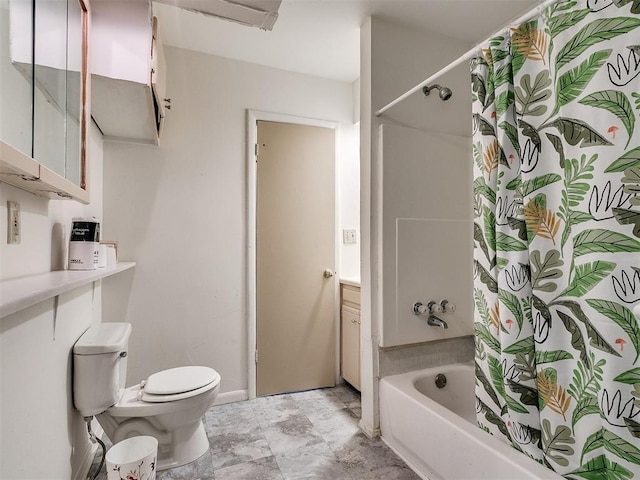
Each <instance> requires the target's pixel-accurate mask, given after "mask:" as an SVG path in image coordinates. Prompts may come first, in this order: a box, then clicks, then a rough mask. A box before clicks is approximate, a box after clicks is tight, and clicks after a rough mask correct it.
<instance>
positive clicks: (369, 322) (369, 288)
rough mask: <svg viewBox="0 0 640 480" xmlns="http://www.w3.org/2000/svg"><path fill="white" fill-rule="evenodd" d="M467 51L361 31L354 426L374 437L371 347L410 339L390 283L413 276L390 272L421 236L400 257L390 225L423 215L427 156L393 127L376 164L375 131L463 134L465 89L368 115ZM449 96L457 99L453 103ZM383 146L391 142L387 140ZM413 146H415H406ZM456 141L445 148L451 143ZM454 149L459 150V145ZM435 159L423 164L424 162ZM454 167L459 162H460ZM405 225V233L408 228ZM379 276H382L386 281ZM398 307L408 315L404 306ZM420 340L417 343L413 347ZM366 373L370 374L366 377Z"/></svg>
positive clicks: (406, 34) (387, 29)
mask: <svg viewBox="0 0 640 480" xmlns="http://www.w3.org/2000/svg"><path fill="white" fill-rule="evenodd" d="M467 49H468V46H467V45H464V44H461V43H459V42H456V41H452V40H450V39H446V38H442V37H432V36H428V35H425V34H424V33H422V32H418V31H415V30H412V29H410V28H407V27H406V26H403V25H398V24H395V23H393V22H390V21H387V20H382V19H379V18H375V17H374V18H371V19H370V20H368V21H367V23H365V25H363V28H362V29H361V55H360V59H361V77H360V80H361V89H362V91H361V98H360V112H361V117H360V118H361V228H362V257H361V262H362V267H363V268H362V275H363V278H362V302H363V305H362V322H363V324H362V331H361V335H362V338H361V345H362V348H363V362H367V363H369V362H370V363H371V367H369V366H368V365H366V366H365V367H363V371H362V374H363V379H362V388H363V390H362V393H363V396H362V400H363V412H362V414H363V418H362V426H363V428H364V429H365V431H367V432H370V433H375V432H376V429H377V427H378V416H377V415H378V413H377V412H378V398H377V378H378V375H379V370H378V366H379V360H380V359H379V356H378V353H379V351H378V349H379V347H380V345H381V344H382V340H383V338H385V337H386V338H387V339H389V340H390V342H392V344H400V343H406V342H407V341H410V335H404V334H403V333H402V332H403V327H404V325H403V324H402V323H398V320H399V319H400V316H399V315H396V312H397V311H398V310H401V309H402V308H403V305H400V303H399V302H398V300H397V298H398V295H397V290H398V288H400V287H399V286H398V282H397V281H396V278H402V277H407V276H411V275H412V272H415V270H412V267H411V266H409V269H408V271H406V272H405V271H398V270H397V268H398V264H397V263H396V262H397V258H396V256H397V255H398V253H399V252H400V251H403V253H411V252H412V251H416V250H417V249H418V247H419V245H418V244H417V243H416V242H414V240H413V239H414V238H415V235H416V234H417V235H420V233H421V232H417V233H416V232H413V233H412V234H411V235H409V236H408V237H407V241H411V242H414V243H416V244H414V245H410V246H408V245H407V246H408V251H404V250H403V246H400V249H397V248H396V235H403V234H402V233H400V229H401V228H404V227H401V228H400V229H398V231H396V221H397V219H399V218H402V217H407V218H427V217H430V215H429V214H427V213H426V212H425V213H421V212H419V211H416V210H419V209H420V205H419V204H414V203H415V202H423V201H424V194H423V192H421V191H420V190H419V189H420V185H421V181H420V180H421V175H425V174H427V175H428V171H429V168H428V167H426V166H425V164H424V161H425V157H427V158H429V154H428V152H424V153H422V152H419V151H416V150H415V148H407V149H405V148H404V147H403V145H402V141H401V140H402V138H401V137H402V135H403V133H404V132H402V130H398V128H399V127H393V128H395V129H396V130H394V132H393V135H396V139H395V141H396V146H397V147H399V148H396V147H394V148H396V152H394V153H397V156H398V158H394V153H392V152H388V153H389V154H388V155H387V156H386V159H385V160H383V158H382V138H381V130H380V125H383V124H396V125H405V126H410V127H412V128H413V129H416V128H420V129H422V130H424V131H428V132H446V133H447V134H452V133H455V134H459V135H464V134H465V133H467V132H470V127H469V126H470V121H468V122H467V121H466V120H465V118H466V117H465V112H466V107H465V100H464V98H465V94H463V93H462V92H468V88H467V87H466V86H457V85H460V84H461V85H465V80H464V79H463V78H460V79H458V78H457V76H456V75H455V74H454V75H453V76H451V77H447V78H443V79H442V83H443V84H445V85H446V84H447V82H451V85H450V88H452V89H454V90H457V91H454V98H453V99H452V100H450V101H449V102H447V105H445V104H443V103H441V102H440V100H439V99H438V98H437V95H432V97H431V98H424V96H422V94H421V93H418V94H414V95H412V96H411V97H409V98H408V99H407V100H405V101H404V102H403V103H402V104H400V105H398V106H397V107H394V109H392V110H390V111H388V112H387V113H386V114H385V115H384V116H382V117H376V116H375V111H377V110H378V109H380V108H382V107H383V106H384V105H386V104H387V103H389V102H390V101H392V100H394V99H395V98H396V97H398V96H399V95H401V94H403V93H404V92H405V91H407V90H409V89H410V88H411V87H413V86H415V85H417V84H418V83H420V82H421V81H422V80H424V79H425V78H427V77H429V76H430V75H431V74H433V73H435V72H436V71H438V70H440V69H441V68H442V67H444V66H445V65H447V64H448V63H449V62H451V61H452V60H454V59H455V58H457V57H458V56H459V55H460V54H462V53H464V52H465V51H466V50H467ZM467 95H468V93H467ZM434 97H435V98H434ZM457 97H459V98H460V99H459V100H457ZM467 105H468V103H467ZM385 128H387V127H385ZM401 132H402V133H401ZM387 140H388V141H389V138H387ZM391 141H394V140H393V137H392V139H391ZM440 142H441V143H442V140H440ZM420 143H421V142H420V141H417V142H415V145H414V147H417V146H418V145H419V144H420ZM445 143H446V142H445ZM457 143H458V142H457V141H456V142H453V144H454V145H455V144H457ZM422 145H425V143H422ZM430 145H431V142H426V146H427V148H430ZM456 149H457V150H458V152H459V151H460V148H459V147H456ZM432 153H433V154H434V155H433V157H436V156H437V157H441V156H443V155H446V154H447V149H446V146H445V145H440V146H439V147H437V148H436V149H435V150H433V152H432ZM437 160H438V159H436V158H429V161H430V162H431V161H433V162H436V161H437ZM448 160H449V159H444V161H448ZM457 161H458V162H464V161H465V158H460V159H458V160H457ZM407 178H408V179H409V184H406V185H405V184H403V183H402V182H401V180H406V179H407ZM365 186H366V187H365ZM415 189H418V190H417V191H416V190H415ZM436 197H437V196H436ZM434 202H438V199H437V198H436V199H434ZM385 215H386V217H385ZM406 226H407V227H408V228H410V227H409V225H408V224H407V225H406ZM411 226H414V225H411ZM420 227H424V225H419V227H418V228H420ZM424 230H428V231H429V230H430V229H429V228H426V229H425V228H422V231H423V232H424ZM405 236H406V235H405ZM403 238H404V237H403ZM402 241H404V240H402ZM422 258H423V259H424V256H423V257H422ZM385 262H386V263H385ZM409 265H410V263H409ZM387 275H390V278H389V279H387ZM396 275H397V277H396ZM418 288H419V287H418ZM427 290H428V289H426V288H425V295H426V294H428V291H427ZM419 299H420V298H416V299H415V300H419ZM404 301H406V300H403V302H404ZM406 308H407V309H410V308H411V304H409V305H407V306H406ZM389 315H392V317H391V318H390V319H388V318H387V317H388V316H389ZM426 328H427V327H426V326H425V329H426ZM391 329H392V330H393V333H392V330H391ZM410 331H411V330H409V332H410ZM394 335H395V336H394ZM422 340H424V339H417V340H416V341H422ZM369 368H371V371H368V369H369Z"/></svg>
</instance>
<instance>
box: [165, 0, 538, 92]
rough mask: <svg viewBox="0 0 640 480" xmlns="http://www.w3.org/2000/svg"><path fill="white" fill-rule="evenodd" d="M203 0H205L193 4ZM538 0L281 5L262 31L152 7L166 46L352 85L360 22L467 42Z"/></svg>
mask: <svg viewBox="0 0 640 480" xmlns="http://www.w3.org/2000/svg"><path fill="white" fill-rule="evenodd" d="M199 1H203V2H204V1H206V0H199ZM540 3H541V0H282V4H281V5H280V9H279V11H278V19H277V21H276V22H275V25H274V27H273V30H271V31H264V30H260V29H257V28H252V27H247V26H244V25H240V24H237V23H233V22H230V21H226V20H221V19H218V18H214V17H211V16H206V15H202V14H199V13H195V12H192V11H188V10H184V9H180V8H177V7H175V6H171V5H166V4H160V3H156V2H154V4H153V9H154V14H155V15H156V16H157V17H158V20H159V25H160V33H161V35H162V41H163V43H164V44H165V45H170V46H174V47H180V48H185V49H188V50H195V51H198V52H203V53H208V54H211V55H217V56H221V57H227V58H233V59H236V60H242V61H245V62H251V63H257V64H260V65H266V66H270V67H274V68H279V69H283V70H289V71H293V72H299V73H304V74H308V75H313V76H318V77H324V78H330V79H334V80H340V81H347V82H352V81H354V80H356V79H357V78H358V77H359V76H360V25H362V23H363V22H364V21H365V20H366V18H367V17H368V16H371V15H375V16H379V17H381V18H386V19H389V20H392V21H395V22H397V23H401V24H405V25H407V26H408V27H412V28H417V29H420V30H422V31H424V32H425V33H428V34H431V35H439V36H446V37H448V38H451V39H455V40H459V41H462V42H464V43H467V44H468V45H469V48H471V47H472V46H474V45H475V44H477V43H478V42H480V41H482V40H484V39H485V38H487V37H488V36H490V35H491V34H493V33H495V32H496V31H497V30H498V29H500V28H501V27H503V26H505V25H506V24H507V23H509V22H510V21H512V20H515V19H516V18H517V17H518V16H520V15H521V14H523V13H525V12H527V11H528V10H529V9H530V8H532V7H533V6H535V5H537V4H540Z"/></svg>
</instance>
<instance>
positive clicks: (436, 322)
mask: <svg viewBox="0 0 640 480" xmlns="http://www.w3.org/2000/svg"><path fill="white" fill-rule="evenodd" d="M427 325H431V326H434V327H440V328H449V325H447V322H445V321H444V320H442V319H440V318H438V317H436V316H435V315H429V318H428V319H427Z"/></svg>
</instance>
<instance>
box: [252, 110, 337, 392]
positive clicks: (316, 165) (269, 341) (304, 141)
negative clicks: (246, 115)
mask: <svg viewBox="0 0 640 480" xmlns="http://www.w3.org/2000/svg"><path fill="white" fill-rule="evenodd" d="M257 138H258V165H257V172H258V174H257V178H258V180H257V183H258V187H257V230H256V234H257V249H256V255H257V265H256V269H257V272H256V273H257V305H256V308H257V319H256V323H257V333H256V334H257V365H256V376H257V378H256V393H257V394H258V395H268V394H275V393H284V392H293V391H298V390H308V389H311V388H319V387H327V386H333V385H334V384H335V372H336V365H335V359H336V354H335V348H336V332H335V322H334V301H335V276H333V272H334V271H335V269H334V263H335V134H334V130H332V129H329V128H322V127H311V126H305V125H293V124H285V123H275V122H265V121H259V122H258V137H257ZM325 271H328V272H329V273H331V275H332V276H328V274H325Z"/></svg>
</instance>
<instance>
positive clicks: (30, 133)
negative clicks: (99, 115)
mask: <svg viewBox="0 0 640 480" xmlns="http://www.w3.org/2000/svg"><path fill="white" fill-rule="evenodd" d="M88 28H89V4H88V0H37V1H36V0H0V37H1V38H0V112H1V113H0V181H2V182H5V183H9V184H11V185H14V186H16V187H19V188H22V189H24V190H28V191H30V192H32V193H35V194H36V195H39V196H44V197H48V198H54V199H60V198H67V199H69V198H71V199H75V200H78V201H80V202H82V203H89V191H88V167H89V165H88V158H87V139H88V125H89V121H90V113H89V97H88V92H89V79H90V76H89V74H88V68H87V67H88V65H87V63H88V60H87V59H88V56H87V55H88V40H87V39H88Z"/></svg>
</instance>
